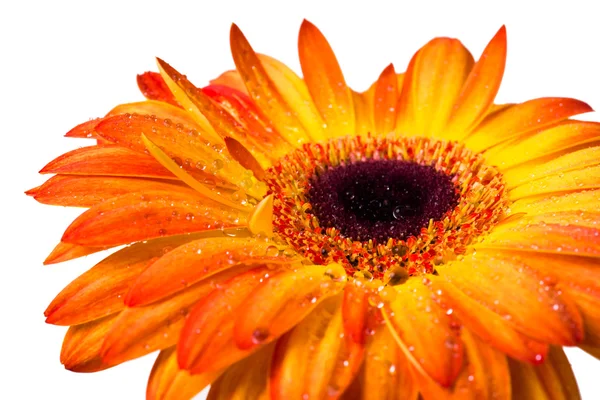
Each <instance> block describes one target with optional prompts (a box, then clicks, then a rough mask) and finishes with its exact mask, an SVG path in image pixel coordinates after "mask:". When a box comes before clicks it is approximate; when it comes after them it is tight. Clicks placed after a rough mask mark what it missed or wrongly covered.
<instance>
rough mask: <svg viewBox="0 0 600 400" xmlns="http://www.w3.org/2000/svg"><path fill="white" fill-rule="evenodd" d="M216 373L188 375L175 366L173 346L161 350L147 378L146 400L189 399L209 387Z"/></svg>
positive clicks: (175, 356)
mask: <svg viewBox="0 0 600 400" xmlns="http://www.w3.org/2000/svg"><path fill="white" fill-rule="evenodd" d="M217 377H218V373H212V374H201V375H190V373H189V372H188V371H185V370H182V369H180V368H179V365H178V364H177V352H176V351H175V346H173V347H169V348H167V349H165V350H162V351H161V352H160V353H159V354H158V357H157V358H156V361H155V362H154V366H153V367H152V372H150V378H148V386H147V388H146V400H169V399H191V398H192V397H194V396H195V395H196V394H198V393H200V392H201V391H202V389H204V388H205V387H207V386H208V385H210V384H211V383H212V382H213V381H214V380H215V379H216V378H217Z"/></svg>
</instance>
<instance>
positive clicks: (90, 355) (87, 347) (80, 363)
mask: <svg viewBox="0 0 600 400" xmlns="http://www.w3.org/2000/svg"><path fill="white" fill-rule="evenodd" d="M117 315H118V314H113V315H109V316H107V317H104V318H101V319H97V320H94V321H90V322H87V323H85V324H81V325H75V326H72V327H70V328H69V330H68V331H67V334H66V335H65V339H64V341H63V345H62V349H61V351H60V362H61V363H62V364H63V365H64V366H65V368H66V369H68V370H70V371H74V372H96V371H102V370H103V369H107V368H110V367H112V366H113V365H115V364H112V363H110V362H105V361H104V360H102V357H100V348H101V347H102V342H103V341H104V337H105V336H106V334H107V333H108V331H110V328H111V327H112V325H113V324H114V322H115V319H116V317H117Z"/></svg>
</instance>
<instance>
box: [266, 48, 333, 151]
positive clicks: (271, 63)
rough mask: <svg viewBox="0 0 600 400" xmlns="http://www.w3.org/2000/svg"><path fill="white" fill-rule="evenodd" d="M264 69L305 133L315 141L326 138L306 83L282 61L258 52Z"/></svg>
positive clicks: (321, 120) (321, 121)
mask: <svg viewBox="0 0 600 400" xmlns="http://www.w3.org/2000/svg"><path fill="white" fill-rule="evenodd" d="M258 58H259V59H260V62H261V63H262V65H263V67H264V68H265V71H266V72H267V74H268V75H269V77H270V78H271V80H272V81H273V84H275V86H276V87H277V89H278V90H279V93H281V96H282V97H283V99H284V100H285V101H286V102H287V104H288V105H289V106H290V108H291V109H292V110H293V111H294V114H295V115H296V117H297V118H298V119H299V120H300V122H301V123H302V125H303V126H304V127H305V128H306V132H307V134H308V135H309V136H310V137H311V139H312V140H313V141H315V142H318V141H324V140H326V139H327V136H326V134H325V130H324V127H323V119H322V118H321V115H320V114H319V111H318V110H317V108H316V107H315V103H313V101H312V98H311V97H310V93H309V92H308V88H307V87H306V83H304V81H303V80H302V78H300V77H299V76H298V75H296V73H295V72H294V71H292V70H291V69H290V68H289V67H288V66H287V65H285V64H284V63H282V62H280V61H278V60H276V59H274V58H273V57H269V56H266V55H263V54H258Z"/></svg>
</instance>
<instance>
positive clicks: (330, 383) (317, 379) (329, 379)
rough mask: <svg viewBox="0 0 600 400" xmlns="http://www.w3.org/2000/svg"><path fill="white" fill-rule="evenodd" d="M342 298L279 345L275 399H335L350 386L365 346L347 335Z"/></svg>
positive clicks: (326, 304)
mask: <svg viewBox="0 0 600 400" xmlns="http://www.w3.org/2000/svg"><path fill="white" fill-rule="evenodd" d="M340 303H341V296H335V297H334V298H330V299H328V300H325V301H324V302H322V303H321V304H320V305H319V306H318V307H317V308H315V310H314V311H313V312H312V313H310V314H309V315H308V316H307V317H306V318H305V319H304V320H303V321H302V322H301V323H300V324H298V326H296V327H295V328H294V329H293V330H292V331H291V332H289V333H288V334H287V335H285V336H284V337H283V338H281V339H280V340H279V341H278V342H277V345H276V348H275V354H274V356H273V363H272V364H271V370H270V378H269V387H270V394H271V399H273V400H285V399H295V398H302V397H308V398H311V399H312V398H314V399H324V398H329V399H335V398H338V397H339V396H340V395H341V394H342V393H343V392H344V390H345V389H346V388H347V387H348V386H349V385H350V383H351V382H352V380H353V379H354V376H355V375H356V373H357V372H358V368H359V367H360V364H361V362H362V357H363V346H362V345H358V344H356V343H355V342H354V341H352V340H348V338H346V337H345V336H344V334H343V323H342V312H341V304H340Z"/></svg>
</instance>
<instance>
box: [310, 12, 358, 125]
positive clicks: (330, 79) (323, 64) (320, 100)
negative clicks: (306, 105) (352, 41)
mask: <svg viewBox="0 0 600 400" xmlns="http://www.w3.org/2000/svg"><path fill="white" fill-rule="evenodd" d="M298 52H299V55H300V65H301V66H302V73H303V75H304V81H305V82H306V85H307V86H308V91H309V92H310V95H311V96H312V99H313V101H314V103H315V106H316V107H317V109H318V110H319V112H320V113H321V116H322V117H323V120H324V121H325V123H326V124H327V135H328V136H329V137H336V136H346V135H354V134H355V119H354V118H355V117H354V105H353V103H352V92H351V91H350V89H349V88H348V86H347V85H346V81H345V79H344V75H343V74H342V70H341V69H340V66H339V64H338V61H337V59H336V58H335V54H334V53H333V50H332V49H331V46H330V45H329V43H328V42H327V39H325V36H323V34H322V33H321V31H319V29H317V27H316V26H314V25H313V24H311V23H310V22H308V21H306V20H304V21H303V22H302V26H301V27H300V35H299V37H298Z"/></svg>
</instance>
